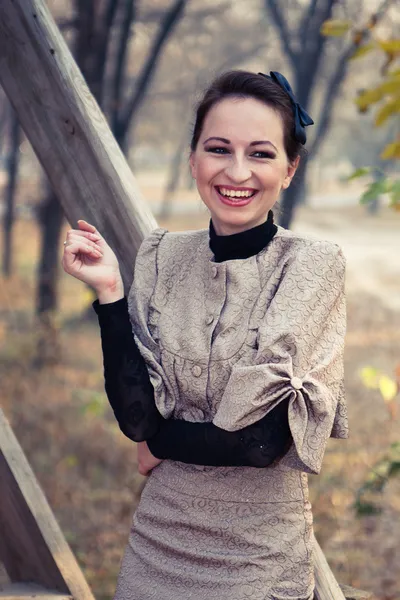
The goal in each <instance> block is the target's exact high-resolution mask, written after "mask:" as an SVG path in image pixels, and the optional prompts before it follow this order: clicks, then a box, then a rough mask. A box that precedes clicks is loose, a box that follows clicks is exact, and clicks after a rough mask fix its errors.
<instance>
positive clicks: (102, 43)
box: [96, 0, 118, 106]
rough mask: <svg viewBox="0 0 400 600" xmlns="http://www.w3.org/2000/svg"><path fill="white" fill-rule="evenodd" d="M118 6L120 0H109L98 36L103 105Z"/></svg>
mask: <svg viewBox="0 0 400 600" xmlns="http://www.w3.org/2000/svg"><path fill="white" fill-rule="evenodd" d="M117 6H118V0H108V4H107V6H106V8H105V10H104V18H103V20H102V23H101V26H100V28H101V31H100V33H99V36H98V44H97V47H98V51H97V65H96V78H97V80H98V82H99V97H98V99H97V100H98V102H99V104H100V105H101V106H103V104H104V97H103V96H104V76H105V71H106V62H107V56H108V49H109V42H110V34H111V28H112V25H113V23H114V18H115V15H116V12H117Z"/></svg>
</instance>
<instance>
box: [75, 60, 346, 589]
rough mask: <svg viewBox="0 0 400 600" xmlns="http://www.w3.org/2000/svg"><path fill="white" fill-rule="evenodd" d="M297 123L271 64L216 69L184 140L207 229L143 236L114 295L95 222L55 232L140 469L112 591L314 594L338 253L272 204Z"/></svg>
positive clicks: (331, 394) (300, 118)
mask: <svg viewBox="0 0 400 600" xmlns="http://www.w3.org/2000/svg"><path fill="white" fill-rule="evenodd" d="M310 124H312V120H311V119H310V117H309V116H308V115H307V114H306V113H305V111H304V110H303V109H302V108H301V106H299V105H298V103H297V102H296V100H295V98H294V96H293V92H292V90H291V88H290V86H289V84H288V82H287V81H286V79H285V78H284V77H283V76H282V75H281V74H279V73H276V72H272V73H271V75H270V76H267V75H263V74H252V73H248V72H245V71H233V72H229V73H226V74H224V75H222V76H221V77H219V78H218V79H216V80H215V81H214V82H213V84H212V85H211V86H210V88H209V89H208V90H207V92H206V93H205V96H204V98H203V100H202V101H201V103H200V104H199V106H198V109H197V116H196V123H195V128H194V132H193V138H192V144H191V156H190V167H191V170H192V174H193V177H194V178H195V179H196V183H197V188H198V190H199V194H200V196H201V198H202V200H203V202H204V203H205V205H206V206H207V208H208V209H209V211H210V214H211V220H210V225H209V229H208V230H200V231H188V232H183V233H182V232H181V233H170V232H167V231H166V230H165V229H156V230H155V231H153V232H152V233H151V234H150V235H149V236H147V237H146V238H145V240H144V241H143V243H142V245H141V247H140V249H139V252H138V255H137V259H136V264H135V275H134V282H133V284H132V287H131V290H130V293H129V297H128V299H126V298H124V292H123V285H122V280H121V277H120V273H119V268H118V263H117V260H116V258H115V255H114V254H113V252H112V250H111V249H110V247H109V246H108V245H107V244H106V242H105V240H104V239H103V237H102V236H101V235H100V234H99V233H98V232H97V231H96V230H95V228H94V227H93V226H91V225H90V224H88V223H86V222H84V221H80V222H78V225H79V229H77V230H71V231H70V232H68V235H67V241H66V242H65V244H66V246H65V252H64V257H63V264H64V269H65V270H66V271H67V272H68V273H71V274H72V275H74V276H75V277H78V278H79V279H82V280H83V281H85V282H86V283H88V284H90V285H92V286H93V288H94V289H95V290H96V292H97V295H98V300H97V301H96V302H95V303H94V308H95V310H96V312H97V314H98V317H99V323H100V327H101V336H102V346H103V353H104V373H105V386H106V391H107V394H108V397H109V400H110V403H111V405H112V407H113V409H114V412H115V415H116V418H117V419H118V422H119V425H120V427H121V429H122V431H123V432H124V433H125V434H126V435H127V436H128V437H130V438H131V439H133V440H135V441H137V442H140V443H139V449H138V456H139V465H140V470H141V472H142V473H150V476H149V478H148V481H147V483H146V486H145V488H144V491H143V494H142V497H141V501H140V504H139V507H138V509H137V511H136V514H135V516H134V521H133V527H132V530H131V534H130V538H129V544H128V546H127V549H126V552H125V555H124V558H123V562H122V566H121V572H120V575H119V579H118V585H117V591H116V595H115V599H116V600H128V599H129V600H150V599H157V600H172V599H174V600H187V599H188V598H193V599H196V600H206V599H207V600H213V599H218V600H244V599H245V598H248V599H251V600H265V599H268V600H289V599H290V600H311V598H312V597H313V589H314V577H313V564H312V547H313V537H312V534H313V530H312V513H311V505H310V502H309V497H308V475H307V473H314V474H317V473H319V472H320V469H321V464H322V459H323V455H324V450H325V447H326V443H327V441H328V438H329V437H336V438H346V437H347V436H348V427H347V414H346V405H345V399H344V393H343V345H344V335H345V328H346V315H345V299H344V270H345V262H344V258H343V254H342V252H341V250H340V248H339V247H338V246H337V245H336V244H333V243H331V242H326V241H320V240H312V239H308V238H305V237H303V236H301V235H298V234H294V233H292V232H290V231H287V230H285V229H283V228H281V227H277V226H276V225H275V224H274V222H273V213H272V211H271V209H272V207H273V206H274V204H275V202H276V201H277V199H278V196H279V194H280V192H281V190H284V189H286V188H287V187H288V186H289V185H290V183H291V181H292V178H293V176H294V174H295V172H296V169H297V167H298V164H299V160H300V153H301V149H302V145H303V144H304V143H305V141H306V136H305V130H304V127H305V126H306V125H310ZM128 310H129V314H128ZM131 325H132V327H133V332H134V335H132V330H131Z"/></svg>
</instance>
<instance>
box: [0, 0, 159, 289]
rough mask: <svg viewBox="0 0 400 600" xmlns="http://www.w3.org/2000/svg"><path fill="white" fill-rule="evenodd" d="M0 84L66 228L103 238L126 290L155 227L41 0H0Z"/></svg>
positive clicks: (112, 138) (105, 123)
mask: <svg viewBox="0 0 400 600" xmlns="http://www.w3.org/2000/svg"><path fill="white" fill-rule="evenodd" d="M0 82H1V84H2V86H3V88H4V90H5V92H6V94H7V96H8V98H9V99H10V101H11V103H12V105H13V107H14V109H15V111H16V113H17V115H18V119H19V121H20V123H21V125H22V127H23V129H24V131H25V133H26V135H27V137H28V139H29V140H30V142H31V144H32V146H33V149H34V151H35V153H36V155H37V156H38V158H39V160H40V162H41V164H42V166H43V168H44V170H45V171H46V173H47V175H48V177H49V179H50V182H51V183H52V186H53V188H54V190H55V192H56V193H57V196H58V198H59V200H60V202H61V204H62V206H63V209H64V212H65V215H66V217H67V219H68V221H69V222H70V223H71V225H72V226H73V227H76V221H77V219H79V218H84V219H86V220H88V221H90V222H91V223H93V224H94V225H95V226H96V227H97V228H98V229H99V231H101V232H102V233H106V234H107V241H108V242H109V244H110V245H111V246H112V247H113V249H114V251H115V252H116V254H117V256H118V259H119V261H120V266H121V272H122V276H123V279H124V283H125V287H126V290H127V288H128V286H129V285H130V284H131V282H132V277H133V265H134V259H135V256H136V251H137V249H138V247H139V245H140V243H141V241H142V239H143V237H144V235H146V234H147V233H148V232H149V231H151V229H154V228H155V227H157V222H156V220H155V219H154V217H153V215H152V214H151V211H150V210H149V208H148V207H147V206H146V204H145V202H144V201H143V199H142V197H141V194H140V192H139V188H138V185H137V183H136V180H135V178H134V176H133V174H132V172H131V170H130V169H129V167H128V165H127V163H126V160H125V158H124V156H123V154H122V152H121V150H120V149H119V147H118V145H117V143H116V141H115V139H114V137H113V135H112V133H111V131H110V129H109V127H108V125H107V122H106V120H105V118H104V116H103V114H102V112H101V110H100V108H99V106H98V105H97V103H96V101H95V100H94V98H93V96H92V94H91V93H90V91H89V89H88V87H87V85H86V83H85V81H84V79H83V77H82V74H81V72H80V71H79V69H78V67H77V65H76V63H75V61H74V59H73V57H72V55H71V53H70V51H69V49H68V47H67V45H66V43H65V41H64V39H63V37H62V36H61V34H60V32H59V30H58V28H57V26H56V24H55V22H54V20H53V18H52V16H51V13H50V11H49V9H48V8H47V6H46V3H45V2H44V0H1V2H0Z"/></svg>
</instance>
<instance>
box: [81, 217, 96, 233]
mask: <svg viewBox="0 0 400 600" xmlns="http://www.w3.org/2000/svg"><path fill="white" fill-rule="evenodd" d="M77 223H78V227H79V229H83V230H84V231H89V232H90V233H98V231H97V229H96V227H95V226H94V225H92V224H91V223H88V222H87V221H84V220H83V219H78V221H77Z"/></svg>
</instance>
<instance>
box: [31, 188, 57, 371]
mask: <svg viewBox="0 0 400 600" xmlns="http://www.w3.org/2000/svg"><path fill="white" fill-rule="evenodd" d="M38 220H39V225H40V232H41V236H40V238H41V248H40V260H39V266H38V277H37V282H38V284H37V299H36V314H37V317H38V321H39V338H38V345H37V357H36V361H35V362H36V366H39V367H41V366H43V365H45V364H49V363H53V364H54V363H56V362H58V360H59V358H60V347H59V343H58V336H57V328H56V327H55V325H54V322H53V318H52V317H53V315H54V311H55V310H56V308H57V293H58V271H59V264H60V236H61V228H62V224H63V220H64V213H63V210H62V207H61V204H60V202H59V200H58V198H57V196H56V195H55V194H54V193H53V192H51V191H49V192H48V195H47V198H46V199H45V201H44V202H43V204H42V205H41V206H40V208H39V219H38Z"/></svg>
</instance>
